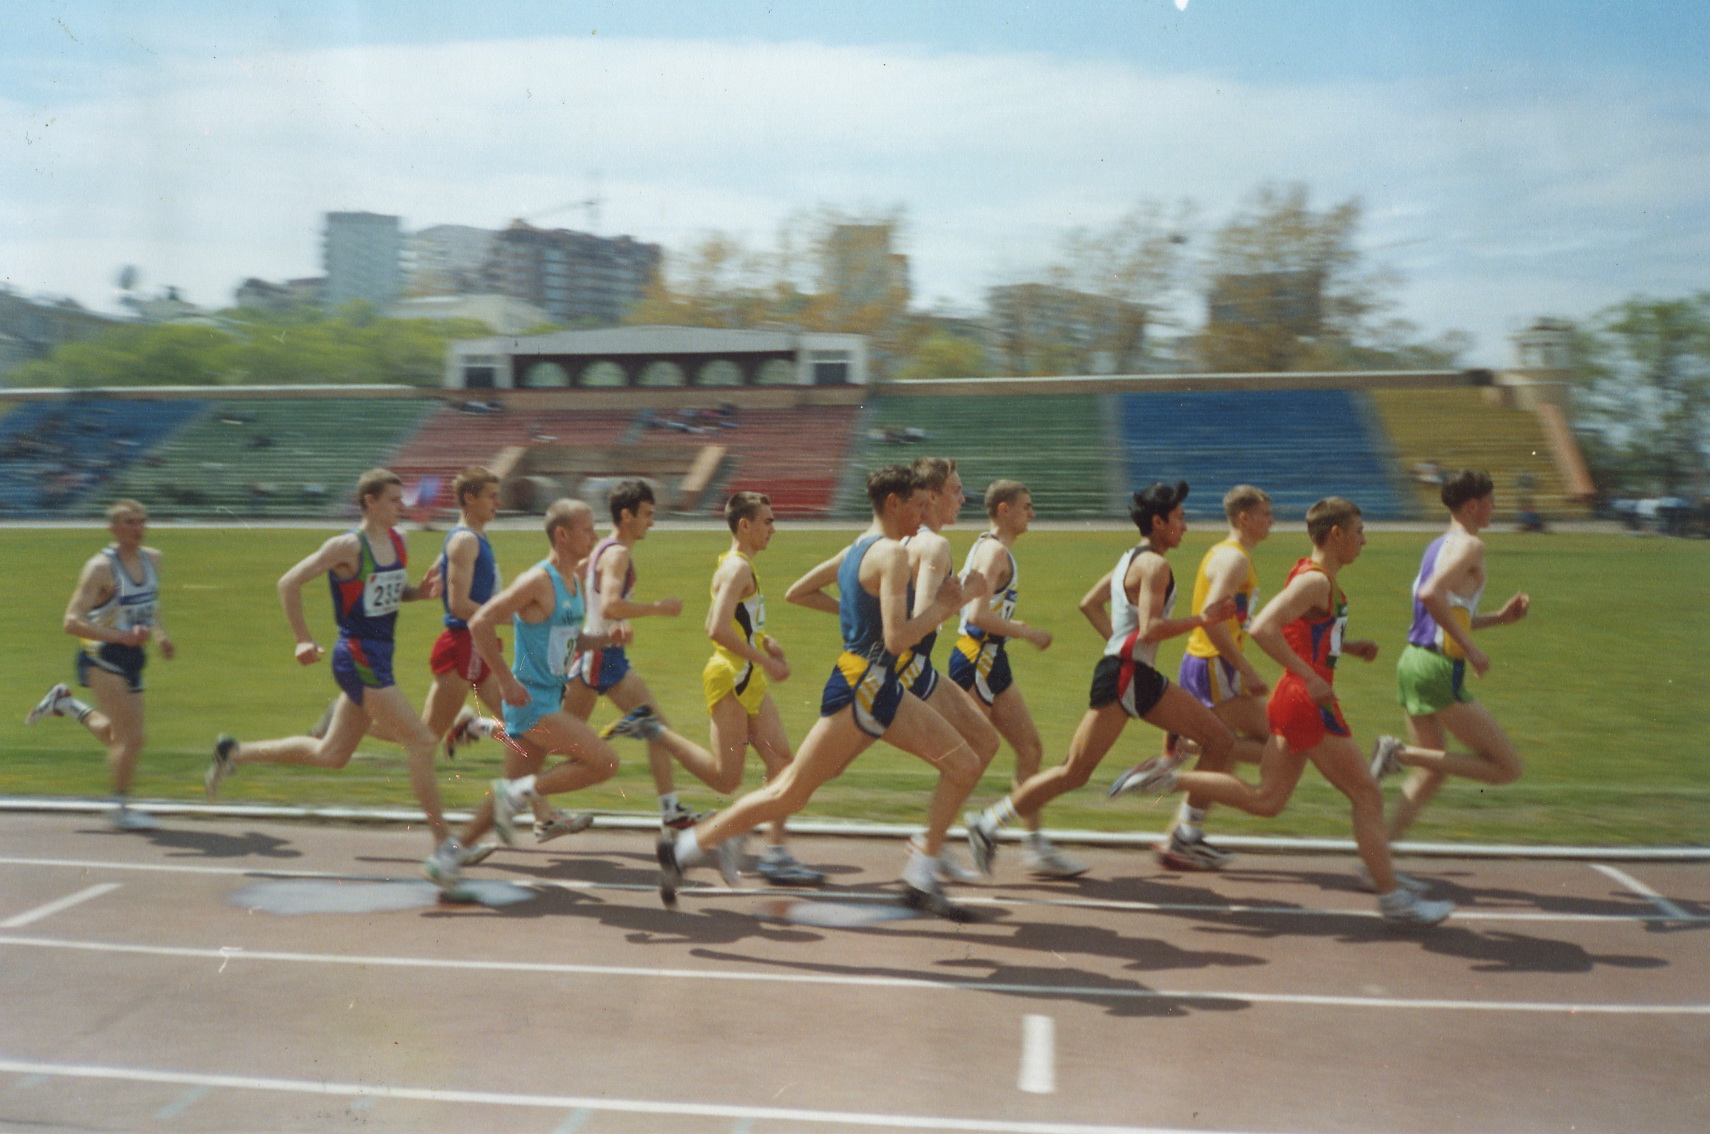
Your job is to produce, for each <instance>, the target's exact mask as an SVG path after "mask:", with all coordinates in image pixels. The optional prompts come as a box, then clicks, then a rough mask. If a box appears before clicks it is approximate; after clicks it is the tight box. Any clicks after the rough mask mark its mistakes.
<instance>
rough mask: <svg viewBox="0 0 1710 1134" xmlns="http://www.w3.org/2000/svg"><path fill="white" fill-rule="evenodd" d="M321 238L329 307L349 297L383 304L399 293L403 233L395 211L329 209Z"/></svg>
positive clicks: (402, 258)
mask: <svg viewBox="0 0 1710 1134" xmlns="http://www.w3.org/2000/svg"><path fill="white" fill-rule="evenodd" d="M325 240H326V242H325V244H324V245H323V250H324V253H325V255H324V257H323V263H324V265H325V267H326V272H327V283H326V293H325V303H326V305H327V306H328V307H335V308H336V307H339V306H341V305H343V304H346V303H349V302H351V301H352V300H365V301H366V302H369V303H372V304H374V305H375V306H376V307H385V306H387V305H388V304H391V303H394V302H396V301H397V299H398V297H399V296H400V295H402V294H403V290H404V270H403V261H404V234H403V228H402V226H401V224H400V221H399V218H398V217H395V216H388V215H386V214H383V213H328V214H327V229H326V238H325Z"/></svg>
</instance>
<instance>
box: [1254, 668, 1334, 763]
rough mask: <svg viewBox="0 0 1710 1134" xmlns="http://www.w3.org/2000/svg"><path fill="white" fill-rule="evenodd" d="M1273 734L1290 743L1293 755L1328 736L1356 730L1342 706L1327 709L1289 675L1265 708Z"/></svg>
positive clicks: (1289, 746)
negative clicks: (1349, 725)
mask: <svg viewBox="0 0 1710 1134" xmlns="http://www.w3.org/2000/svg"><path fill="white" fill-rule="evenodd" d="M1265 716H1266V718H1267V719H1268V720H1269V721H1270V724H1271V732H1272V734H1273V735H1276V736H1280V737H1282V738H1283V739H1284V740H1286V741H1288V749H1289V751H1290V752H1305V751H1306V750H1307V749H1308V748H1312V747H1314V746H1315V745H1317V744H1318V743H1319V742H1320V741H1322V740H1323V739H1324V738H1325V737H1326V736H1352V735H1353V730H1351V729H1350V728H1349V727H1348V722H1347V721H1345V720H1343V719H1342V704H1341V702H1339V701H1332V702H1330V707H1329V708H1328V709H1326V708H1325V707H1324V706H1322V705H1320V704H1319V703H1318V702H1316V701H1314V700H1313V699H1312V698H1311V697H1309V696H1307V694H1306V683H1305V682H1304V681H1302V680H1300V678H1298V677H1296V676H1294V674H1292V673H1285V674H1283V676H1282V677H1281V678H1279V679H1278V680H1277V687H1276V688H1275V689H1274V690H1272V691H1271V699H1270V701H1269V702H1268V703H1267V704H1266V705H1265Z"/></svg>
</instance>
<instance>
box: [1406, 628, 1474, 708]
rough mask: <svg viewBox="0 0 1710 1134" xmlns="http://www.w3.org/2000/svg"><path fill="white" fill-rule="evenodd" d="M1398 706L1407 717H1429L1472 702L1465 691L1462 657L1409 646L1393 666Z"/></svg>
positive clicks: (1469, 695)
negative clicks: (1451, 707) (1399, 704)
mask: <svg viewBox="0 0 1710 1134" xmlns="http://www.w3.org/2000/svg"><path fill="white" fill-rule="evenodd" d="M1395 681H1396V686H1397V691H1398V692H1399V694H1400V696H1399V697H1398V698H1397V699H1398V700H1400V702H1401V707H1402V708H1403V709H1404V710H1406V712H1407V715H1408V716H1410V717H1428V716H1430V715H1431V714H1433V713H1438V712H1441V711H1442V710H1444V709H1446V708H1448V707H1449V706H1450V705H1454V704H1457V703H1460V702H1469V701H1471V700H1472V699H1473V696H1472V694H1471V693H1469V692H1468V691H1467V663H1466V660H1465V659H1464V658H1451V657H1445V656H1444V655H1443V654H1440V653H1438V652H1437V651H1435V650H1427V649H1424V648H1422V647H1420V646H1413V645H1409V646H1408V647H1407V648H1406V649H1404V650H1402V651H1401V657H1400V658H1399V659H1398V660H1397V661H1396V663H1395Z"/></svg>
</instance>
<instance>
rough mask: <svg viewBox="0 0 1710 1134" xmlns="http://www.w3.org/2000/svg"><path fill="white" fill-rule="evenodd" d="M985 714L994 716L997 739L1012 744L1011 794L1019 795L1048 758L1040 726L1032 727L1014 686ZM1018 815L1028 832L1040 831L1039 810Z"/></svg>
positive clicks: (994, 700)
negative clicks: (1001, 738)
mask: <svg viewBox="0 0 1710 1134" xmlns="http://www.w3.org/2000/svg"><path fill="white" fill-rule="evenodd" d="M986 711H987V712H988V713H990V714H991V719H992V724H993V725H995V726H996V727H997V730H998V735H1000V736H1002V737H1003V738H1004V739H1005V740H1007V741H1008V742H1009V747H1010V750H1011V751H1012V752H1014V753H1015V776H1014V777H1013V778H1012V779H1011V780H1010V791H1011V792H1016V791H1019V790H1020V789H1021V785H1022V784H1024V783H1026V782H1027V781H1028V780H1030V779H1032V778H1033V777H1034V776H1036V775H1038V774H1039V762H1040V761H1041V760H1043V759H1044V758H1045V745H1044V743H1043V742H1042V741H1041V740H1040V739H1039V726H1038V725H1036V724H1034V723H1033V714H1032V713H1030V712H1028V711H1027V702H1026V700H1025V699H1023V697H1022V696H1021V689H1020V688H1019V687H1018V686H1015V685H1011V686H1010V687H1009V688H1008V689H1005V690H1004V691H1003V692H1002V693H999V694H998V695H997V696H996V697H995V698H994V699H993V700H992V703H991V705H990V707H989V708H987V709H986ZM1019 814H1020V815H1021V821H1022V822H1023V823H1025V824H1026V825H1027V829H1028V830H1029V831H1037V830H1039V827H1040V824H1041V823H1042V822H1043V820H1041V819H1040V817H1039V812H1038V811H1037V810H1034V811H1024V812H1020V813H1019Z"/></svg>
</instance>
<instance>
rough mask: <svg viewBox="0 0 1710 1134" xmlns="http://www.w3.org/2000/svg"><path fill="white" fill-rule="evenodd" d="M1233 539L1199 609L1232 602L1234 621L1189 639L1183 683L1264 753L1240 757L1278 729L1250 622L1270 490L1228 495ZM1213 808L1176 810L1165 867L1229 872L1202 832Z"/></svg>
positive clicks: (1228, 764) (1206, 564)
mask: <svg viewBox="0 0 1710 1134" xmlns="http://www.w3.org/2000/svg"><path fill="white" fill-rule="evenodd" d="M1223 515H1224V517H1225V518H1226V519H1228V521H1229V534H1228V535H1227V536H1225V537H1224V539H1223V542H1221V543H1217V544H1213V545H1212V547H1211V549H1210V550H1209V551H1207V552H1206V553H1205V556H1204V558H1202V559H1201V560H1200V561H1199V570H1198V572H1196V573H1195V575H1194V582H1193V606H1194V609H1195V610H1204V609H1205V608H1206V607H1208V606H1211V605H1213V604H1215V603H1220V602H1222V601H1223V600H1224V599H1226V598H1233V599H1234V600H1235V614H1234V617H1232V618H1230V619H1228V620H1227V621H1224V622H1217V623H1213V624H1211V625H1209V626H1202V627H1200V628H1199V629H1198V630H1195V631H1194V632H1193V633H1192V634H1189V635H1188V640H1187V651H1186V653H1184V654H1183V655H1182V664H1181V668H1180V670H1179V671H1178V677H1179V679H1180V681H1181V685H1182V688H1183V689H1186V690H1187V691H1188V692H1189V693H1192V694H1193V695H1194V696H1195V697H1197V698H1199V703H1200V704H1202V705H1204V706H1205V707H1206V708H1208V709H1210V710H1211V711H1212V712H1214V713H1216V714H1217V716H1218V718H1219V719H1220V720H1222V721H1223V723H1224V724H1226V725H1228V726H1229V728H1230V730H1231V731H1233V732H1234V733H1235V735H1236V736H1237V737H1241V738H1243V739H1247V740H1251V741H1253V742H1254V744H1255V745H1258V746H1261V747H1259V748H1257V750H1256V751H1255V750H1254V749H1253V748H1250V747H1246V746H1241V747H1239V748H1232V749H1230V753H1231V755H1232V756H1239V755H1243V754H1244V755H1248V756H1257V755H1262V754H1263V751H1264V749H1263V747H1262V745H1263V744H1264V742H1265V740H1266V738H1268V737H1269V736H1270V726H1269V724H1268V723H1267V722H1266V720H1265V701H1264V698H1265V694H1267V693H1269V692H1270V686H1269V685H1268V684H1267V683H1266V682H1265V679H1264V678H1262V677H1260V676H1259V671H1258V670H1256V669H1254V668H1253V663H1252V662H1250V661H1248V660H1247V651H1246V645H1247V632H1246V629H1245V627H1246V625H1247V620H1248V619H1249V618H1250V617H1252V615H1253V614H1255V613H1257V612H1258V608H1259V573H1258V572H1257V571H1256V570H1254V569H1253V548H1255V547H1257V546H1258V545H1259V544H1261V543H1263V542H1264V541H1265V539H1266V538H1267V537H1268V536H1269V535H1270V534H1271V525H1272V523H1273V522H1274V521H1273V517H1272V515H1271V498H1270V496H1268V495H1267V494H1266V493H1265V491H1264V490H1263V489H1260V488H1254V487H1253V486H1252V485H1250V484H1238V485H1236V486H1235V487H1234V488H1231V489H1230V490H1229V491H1228V492H1227V493H1225V494H1224V496H1223ZM1195 766H1196V767H1198V768H1200V769H1201V770H1203V771H1207V772H1227V771H1229V770H1230V769H1231V768H1232V767H1233V763H1232V761H1229V760H1223V761H1210V760H1207V759H1206V758H1205V756H1204V755H1203V754H1201V756H1200V759H1199V762H1198V764H1197V765H1195ZM1208 804H1209V801H1208V800H1206V799H1205V798H1203V797H1201V796H1194V795H1190V796H1188V797H1187V798H1186V799H1184V800H1182V802H1181V806H1180V807H1179V808H1178V809H1177V811H1176V821H1175V823H1174V825H1173V826H1172V828H1171V830H1170V837H1169V839H1168V840H1167V841H1166V842H1164V843H1161V844H1159V846H1158V847H1157V848H1156V849H1157V855H1158V861H1159V862H1161V863H1163V864H1164V865H1165V866H1167V867H1169V868H1170V869H1171V870H1221V869H1223V867H1224V866H1226V865H1228V863H1229V860H1230V859H1231V858H1233V857H1234V856H1233V855H1231V854H1230V853H1229V852H1228V851H1225V850H1221V849H1219V848H1218V847H1215V846H1213V845H1212V844H1211V843H1209V842H1207V841H1206V839H1205V834H1204V831H1203V830H1202V826H1203V824H1204V823H1205V812H1206V808H1207V806H1208Z"/></svg>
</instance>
